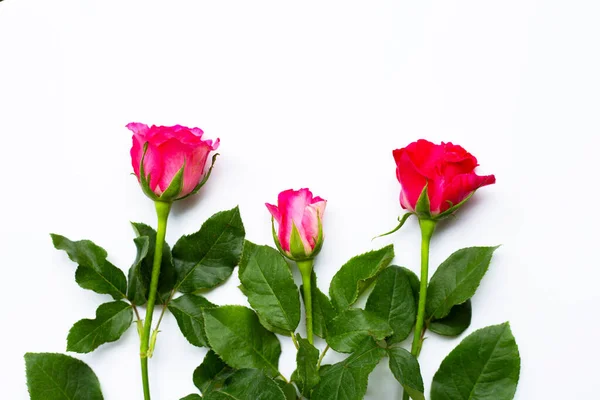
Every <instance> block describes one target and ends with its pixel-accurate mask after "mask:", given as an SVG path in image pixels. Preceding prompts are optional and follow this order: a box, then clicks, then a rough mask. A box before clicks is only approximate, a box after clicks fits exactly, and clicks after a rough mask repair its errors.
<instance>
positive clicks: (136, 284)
mask: <svg viewBox="0 0 600 400" xmlns="http://www.w3.org/2000/svg"><path fill="white" fill-rule="evenodd" d="M133 242H134V243H135V247H136V249H137V254H136V257H135V261H134V262H133V265H131V267H130V268H129V279H128V281H127V298H128V299H129V300H130V301H131V302H132V303H133V304H140V305H141V304H145V303H146V301H147V297H148V288H149V287H150V279H149V276H148V275H146V274H144V275H143V274H142V271H141V268H142V260H143V259H144V258H146V256H147V255H148V249H149V247H150V239H148V236H140V237H137V238H135V239H133Z"/></svg>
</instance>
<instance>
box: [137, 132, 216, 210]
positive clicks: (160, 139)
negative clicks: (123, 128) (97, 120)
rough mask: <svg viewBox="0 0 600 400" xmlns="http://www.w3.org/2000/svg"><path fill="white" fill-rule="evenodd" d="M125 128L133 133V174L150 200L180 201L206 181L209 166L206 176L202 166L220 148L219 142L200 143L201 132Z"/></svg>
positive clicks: (202, 141) (206, 141)
mask: <svg viewBox="0 0 600 400" xmlns="http://www.w3.org/2000/svg"><path fill="white" fill-rule="evenodd" d="M127 128H129V130H131V131H132V132H133V146H132V147H131V163H132V165H133V171H134V172H135V175H136V176H137V178H138V181H139V182H140V184H141V185H142V188H143V189H144V192H145V193H146V195H148V196H149V197H150V198H152V199H153V200H162V201H173V200H179V199H182V198H184V197H187V196H189V195H191V194H193V193H196V192H197V191H198V190H199V189H200V187H201V186H202V185H203V184H204V183H205V182H206V179H208V176H209V175H210V169H212V166H211V168H210V169H209V171H208V172H207V173H206V175H205V172H204V166H205V164H206V160H207V158H208V154H209V153H210V152H211V151H213V150H216V149H217V147H219V139H217V140H216V141H215V142H214V143H213V141H212V140H202V134H203V133H204V132H202V129H200V128H186V127H185V126H181V125H175V126H155V125H152V126H151V127H148V125H145V124H140V123H137V122H132V123H129V124H127ZM213 163H214V158H213ZM167 189H169V191H167ZM165 192H166V193H165Z"/></svg>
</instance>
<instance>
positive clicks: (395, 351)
mask: <svg viewBox="0 0 600 400" xmlns="http://www.w3.org/2000/svg"><path fill="white" fill-rule="evenodd" d="M386 350H387V354H388V357H389V358H390V370H391V371H392V373H393V374H394V377H395V378H396V380H397V381H398V382H400V384H401V385H402V387H403V388H404V391H405V392H406V393H408V395H409V396H410V397H411V398H412V399H413V400H425V395H424V394H423V392H424V390H425V389H424V388H423V378H422V377H421V369H420V368H419V362H418V361H417V359H416V358H415V356H413V355H412V354H410V352H408V351H407V350H405V349H403V348H402V347H399V346H391V347H388V348H387V349H386Z"/></svg>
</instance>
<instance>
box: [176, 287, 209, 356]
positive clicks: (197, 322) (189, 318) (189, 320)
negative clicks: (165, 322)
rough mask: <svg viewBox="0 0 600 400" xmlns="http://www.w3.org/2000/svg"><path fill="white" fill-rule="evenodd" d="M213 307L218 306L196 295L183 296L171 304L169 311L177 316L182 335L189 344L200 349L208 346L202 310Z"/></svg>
mask: <svg viewBox="0 0 600 400" xmlns="http://www.w3.org/2000/svg"><path fill="white" fill-rule="evenodd" d="M213 307H216V305H215V304H213V303H211V302H210V301H208V300H206V299H205V298H204V297H202V296H200V295H195V294H186V295H183V296H181V297H178V298H176V299H174V300H171V302H170V303H169V311H171V313H173V315H174V316H175V319H176V320H177V325H179V329H180V330H181V333H183V336H185V338H186V339H187V340H188V342H190V343H191V344H193V345H194V346H198V347H206V346H208V342H207V339H206V334H205V333H204V315H202V310H203V309H205V308H213Z"/></svg>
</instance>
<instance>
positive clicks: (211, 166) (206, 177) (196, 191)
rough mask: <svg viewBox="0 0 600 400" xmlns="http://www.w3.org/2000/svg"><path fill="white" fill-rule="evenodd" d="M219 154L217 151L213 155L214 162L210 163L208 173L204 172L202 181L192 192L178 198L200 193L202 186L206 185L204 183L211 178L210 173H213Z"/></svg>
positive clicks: (181, 198)
mask: <svg viewBox="0 0 600 400" xmlns="http://www.w3.org/2000/svg"><path fill="white" fill-rule="evenodd" d="M217 156H219V153H215V154H214V155H213V156H212V162H211V164H210V167H209V168H208V171H206V173H205V174H204V177H203V178H202V180H201V181H200V183H198V184H197V185H196V187H195V188H194V190H192V191H191V192H190V193H188V194H186V195H185V196H183V197H180V198H178V199H177V200H183V199H185V198H187V197H190V196H191V195H193V194H196V193H198V191H199V190H200V188H201V187H202V186H204V184H205V183H206V182H207V181H208V178H210V174H211V173H212V170H213V167H214V166H215V161H217Z"/></svg>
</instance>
